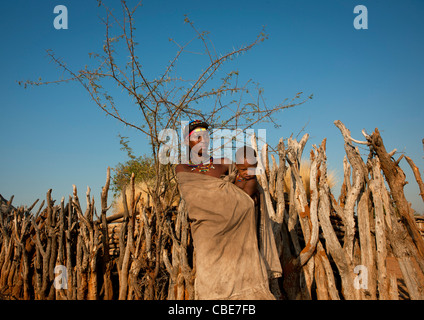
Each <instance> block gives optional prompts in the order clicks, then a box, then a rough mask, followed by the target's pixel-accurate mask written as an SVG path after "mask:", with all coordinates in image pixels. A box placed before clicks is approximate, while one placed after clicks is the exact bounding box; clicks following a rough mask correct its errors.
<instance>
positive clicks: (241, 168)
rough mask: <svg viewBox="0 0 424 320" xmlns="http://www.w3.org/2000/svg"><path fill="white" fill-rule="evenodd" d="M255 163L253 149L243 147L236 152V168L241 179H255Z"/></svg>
mask: <svg viewBox="0 0 424 320" xmlns="http://www.w3.org/2000/svg"><path fill="white" fill-rule="evenodd" d="M257 163H258V161H257V158H256V152H255V150H254V149H253V148H251V147H247V146H245V147H243V148H240V149H238V150H237V152H236V167H237V171H238V172H239V175H240V176H241V177H242V178H243V179H245V180H250V179H253V178H255V175H256V166H257Z"/></svg>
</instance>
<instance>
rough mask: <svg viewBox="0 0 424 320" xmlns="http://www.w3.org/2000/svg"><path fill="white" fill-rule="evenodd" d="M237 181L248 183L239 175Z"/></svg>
mask: <svg viewBox="0 0 424 320" xmlns="http://www.w3.org/2000/svg"><path fill="white" fill-rule="evenodd" d="M236 179H237V181H238V182H243V181H246V179H244V178H243V177H242V176H241V175H240V174H239V173H237V177H236Z"/></svg>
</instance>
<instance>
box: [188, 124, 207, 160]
mask: <svg viewBox="0 0 424 320" xmlns="http://www.w3.org/2000/svg"><path fill="white" fill-rule="evenodd" d="M202 129H203V130H202ZM188 139H189V141H188V146H189V149H190V153H191V154H190V158H193V157H196V155H198V156H202V155H203V154H207V153H208V152H207V151H208V148H209V141H210V137H209V131H207V130H206V129H204V128H197V129H194V130H193V131H192V132H191V134H190V136H189V137H188Z"/></svg>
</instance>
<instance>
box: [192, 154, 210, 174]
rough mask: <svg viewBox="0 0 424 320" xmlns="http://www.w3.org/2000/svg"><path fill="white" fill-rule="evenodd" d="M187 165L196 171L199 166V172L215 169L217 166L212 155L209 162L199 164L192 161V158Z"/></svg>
mask: <svg viewBox="0 0 424 320" xmlns="http://www.w3.org/2000/svg"><path fill="white" fill-rule="evenodd" d="M187 165H188V166H189V167H190V168H191V171H194V170H196V169H197V168H199V172H208V171H209V169H215V167H214V166H213V157H212V156H211V157H210V158H209V163H208V164H204V163H203V162H201V163H199V164H194V163H193V162H191V160H189V163H188V164H187Z"/></svg>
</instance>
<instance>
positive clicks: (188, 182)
mask: <svg viewBox="0 0 424 320" xmlns="http://www.w3.org/2000/svg"><path fill="white" fill-rule="evenodd" d="M208 127H209V126H208V124H207V123H205V122H202V121H193V122H190V123H189V125H188V128H187V130H186V136H185V140H184V141H185V144H186V145H187V146H188V148H189V163H188V164H179V165H177V167H176V174H177V180H178V184H179V187H180V192H181V195H182V198H183V199H184V200H185V203H186V207H187V210H188V216H189V218H190V220H191V221H192V224H191V232H192V236H193V242H194V248H195V254H196V281H195V291H196V299H213V300H216V299H237V300H250V299H255V300H256V299H275V298H274V296H273V295H272V294H271V292H270V291H269V285H268V274H269V273H270V272H271V271H277V272H281V266H280V265H279V263H276V260H277V262H278V255H277V256H276V249H275V244H274V242H273V239H272V241H267V242H266V243H267V244H271V246H272V245H273V248H271V249H272V250H269V248H268V249H267V252H272V253H273V255H271V260H272V261H269V260H270V259H264V258H263V256H262V254H261V253H260V251H259V248H258V242H257V234H256V222H255V206H254V201H253V200H252V198H251V197H250V196H249V195H248V194H247V193H245V192H244V191H242V190H241V189H240V188H238V187H237V186H235V185H234V184H233V182H234V178H235V175H236V170H235V166H234V164H233V163H231V161H230V160H229V159H225V158H222V159H219V161H216V160H215V161H214V159H213V158H212V157H211V156H210V155H209V153H208V147H209V132H208V131H207V129H208ZM217 162H218V163H217ZM262 230H264V233H266V234H267V235H268V237H265V238H267V239H268V240H269V235H270V234H272V231H271V229H270V226H269V224H267V225H266V227H265V228H262ZM260 238H261V237H260ZM262 238H264V237H262ZM267 260H268V261H267ZM271 265H273V266H276V265H277V267H276V268H275V267H274V269H278V270H269V268H267V267H268V266H271ZM267 269H268V270H267Z"/></svg>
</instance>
